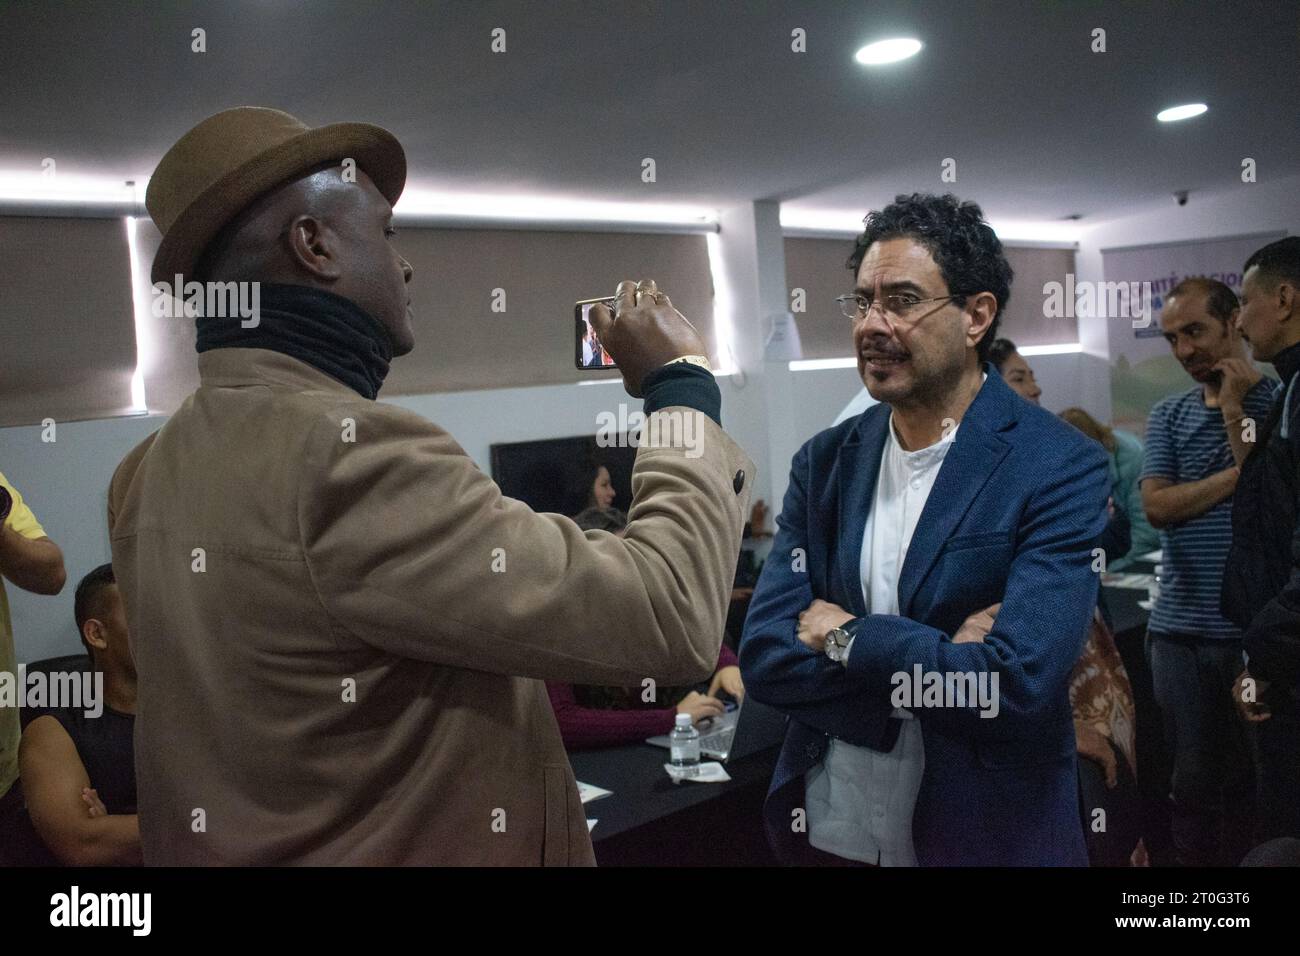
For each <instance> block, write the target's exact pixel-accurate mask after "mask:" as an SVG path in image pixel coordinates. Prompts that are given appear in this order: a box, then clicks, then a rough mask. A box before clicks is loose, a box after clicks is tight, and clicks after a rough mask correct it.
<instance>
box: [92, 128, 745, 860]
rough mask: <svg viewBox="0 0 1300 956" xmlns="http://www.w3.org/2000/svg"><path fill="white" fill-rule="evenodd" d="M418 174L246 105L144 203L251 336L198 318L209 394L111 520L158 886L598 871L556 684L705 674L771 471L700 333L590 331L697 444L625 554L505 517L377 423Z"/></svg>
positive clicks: (184, 412) (368, 149)
mask: <svg viewBox="0 0 1300 956" xmlns="http://www.w3.org/2000/svg"><path fill="white" fill-rule="evenodd" d="M353 169H355V176H351V175H349V173H350V171H351V170H353ZM405 171H406V164H405V159H404V156H403V153H402V149H401V146H400V145H399V144H398V142H397V141H396V139H394V138H393V136H392V135H391V134H389V133H388V132H386V131H384V130H382V129H379V128H378V127H374V126H365V125H359V124H340V125H335V126H326V127H321V128H318V129H310V128H308V127H307V126H305V125H304V124H302V123H301V122H299V121H298V120H296V119H294V118H293V117H291V116H289V115H287V114H285V113H281V112H279V111H276V110H266V109H258V108H248V107H245V108H239V109H233V110H227V111H225V112H223V113H218V114H217V115H215V116H213V117H210V118H208V119H207V120H204V121H203V122H202V123H200V124H199V125H198V126H196V127H195V128H194V129H192V130H190V132H188V133H187V134H185V136H183V137H182V138H181V139H180V140H179V141H178V142H177V143H176V145H175V146H173V147H172V149H171V150H170V151H169V152H168V153H167V154H166V156H164V157H163V159H162V161H161V162H160V163H159V165H158V169H157V170H156V172H155V174H154V176H153V178H152V180H151V181H150V184H149V190H148V195H147V205H148V208H149V212H150V215H151V216H152V217H153V219H154V221H155V222H156V223H157V224H158V226H159V228H160V229H161V230H162V232H163V241H162V244H161V246H160V247H159V250H158V254H157V258H156V259H155V261H154V266H153V278H154V280H155V282H156V283H168V282H170V281H171V280H172V279H173V278H174V277H177V276H179V277H181V279H182V281H185V282H190V281H201V282H210V283H258V284H259V289H260V316H259V321H257V322H256V323H246V322H240V321H236V320H231V319H223V318H220V317H218V316H210V315H208V316H202V317H200V318H199V319H198V346H197V347H198V351H199V353H200V354H199V359H198V362H199V374H200V381H201V384H200V386H199V388H198V389H197V390H196V391H195V392H194V393H193V394H192V395H191V396H190V397H189V398H188V399H187V400H186V401H185V403H184V404H183V405H182V406H181V408H180V410H179V411H177V412H176V414H175V415H173V416H172V417H171V418H170V419H169V420H168V421H167V423H166V424H165V425H164V426H163V427H162V428H161V429H160V430H159V431H158V432H156V433H155V434H154V435H153V436H151V437H150V438H149V439H147V440H146V441H145V442H144V443H142V444H141V445H140V446H138V447H137V448H136V449H134V450H133V451H132V452H131V453H130V454H129V455H128V456H127V458H126V459H125V460H124V461H123V462H122V464H121V465H119V467H118V469H117V472H116V474H115V475H114V477H113V482H112V486H111V488H110V492H109V525H110V534H111V539H112V547H113V565H114V569H115V571H116V574H117V579H118V582H119V589H120V591H121V593H122V595H123V598H124V600H125V603H126V609H127V617H128V623H129V630H130V634H131V644H132V653H133V656H134V658H135V662H136V669H137V673H138V675H139V701H138V705H139V706H138V717H137V723H136V760H137V778H138V789H139V819H140V837H141V844H142V847H143V853H144V860H145V862H146V864H210V863H224V864H280V863H306V864H336V863H337V864H418V863H445V864H478V863H486V864H516V865H517V864H524V865H532V864H547V865H564V864H589V863H591V862H593V853H592V846H591V840H590V837H589V836H588V831H587V824H586V821H585V817H584V814H583V810H582V805H581V802H580V800H579V798H578V792H577V789H576V786H575V782H574V778H573V773H572V770H571V769H570V768H569V762H568V759H567V757H566V755H565V753H564V749H563V747H562V745H561V742H560V735H559V731H558V729H557V727H556V723H555V718H554V716H553V714H552V712H551V709H550V705H549V703H548V700H547V695H546V690H545V687H544V685H543V683H542V682H541V679H552V680H560V681H566V682H576V683H587V684H599V685H637V686H641V685H642V684H643V681H646V680H647V679H650V680H653V681H654V682H655V683H656V684H657V685H665V686H667V685H673V684H682V683H689V682H691V681H694V680H702V679H704V678H705V677H707V675H708V674H709V672H710V671H711V669H712V667H713V665H714V663H715V662H716V660H717V656H718V650H719V646H720V643H721V638H722V633H723V626H724V621H725V615H726V610H727V604H728V598H729V594H730V587H731V583H732V576H733V573H734V569H735V564H736V557H737V554H738V550H739V545H740V534H741V528H742V524H743V521H744V517H743V516H744V514H745V512H746V509H747V503H748V498H749V481H750V477H751V476H752V474H753V465H752V463H751V462H750V461H749V460H748V459H747V458H746V456H745V454H744V452H743V451H742V450H741V449H740V448H739V447H738V446H737V445H736V444H735V443H734V442H732V441H731V439H730V438H729V437H728V436H727V435H726V433H725V432H724V431H723V430H722V428H721V427H720V424H719V419H720V408H721V396H720V393H719V391H718V387H717V385H716V383H715V382H714V379H713V376H712V373H711V372H710V371H709V370H708V368H707V362H706V361H703V360H701V359H700V358H699V356H700V354H701V353H703V352H704V351H705V350H704V348H703V346H702V343H701V342H700V340H699V338H698V336H697V334H696V333H695V330H694V329H693V328H692V327H691V326H690V324H689V323H688V322H686V321H685V319H683V318H682V317H681V315H680V314H679V313H677V312H676V311H675V310H674V309H673V307H672V303H671V302H670V301H669V300H668V297H667V296H666V295H664V294H663V293H662V292H660V291H659V290H658V289H657V288H656V287H655V284H654V283H653V282H650V281H645V282H641V283H635V282H631V281H628V282H624V283H622V284H620V286H619V289H618V302H617V308H616V313H617V320H615V317H614V315H611V313H610V311H609V310H607V309H605V308H604V307H598V308H597V309H594V310H593V321H594V323H595V324H596V326H597V330H598V332H599V334H600V336H601V340H602V341H603V342H604V343H605V345H606V346H607V347H608V348H609V350H610V351H611V353H613V354H614V355H615V356H616V357H617V359H618V361H619V363H620V368H621V370H622V372H623V377H624V382H625V385H626V387H627V390H628V392H629V393H630V394H632V395H634V396H641V397H643V398H644V400H645V410H646V413H647V415H648V416H650V420H651V421H652V422H653V421H656V419H657V420H658V421H659V422H664V421H669V420H672V419H673V418H674V416H676V417H678V418H680V416H683V415H685V416H694V417H695V418H697V419H698V421H697V422H695V423H694V424H696V425H698V426H699V427H700V428H702V429H703V436H704V440H703V441H702V442H699V441H697V442H694V443H693V444H692V447H691V448H689V449H688V448H685V447H681V446H680V445H678V444H674V443H673V441H671V440H664V441H660V442H659V443H658V444H657V445H655V446H652V447H647V446H644V445H643V447H642V448H641V449H640V451H639V453H638V456H637V463H636V468H635V471H634V474H633V488H634V489H635V498H634V500H633V503H632V508H631V513H630V519H631V520H630V524H629V525H628V529H627V533H626V536H625V537H623V538H618V537H615V536H613V535H611V534H607V533H603V532H587V533H586V534H584V533H583V532H582V531H580V530H579V529H578V527H577V526H576V525H575V524H573V523H572V522H571V521H570V520H568V519H567V518H562V517H560V516H558V515H541V514H536V513H534V512H533V511H531V510H530V509H529V508H527V507H526V506H525V505H523V504H522V503H520V502H518V501H513V500H511V499H509V498H505V497H503V496H502V495H501V493H500V491H499V489H498V488H497V487H496V485H495V484H493V482H492V481H490V480H489V479H488V478H487V477H486V476H485V475H484V474H483V473H482V472H481V471H479V470H478V468H477V467H475V465H474V463H473V462H472V461H471V459H470V458H469V457H468V456H466V455H465V453H464V452H463V451H462V450H461V448H460V447H459V446H458V445H457V444H456V442H455V441H454V440H453V439H452V438H451V436H450V435H448V434H447V433H446V432H445V431H443V430H442V429H440V428H439V427H438V426H436V425H434V424H432V423H430V422H428V421H426V420H425V419H423V418H420V417H419V416H418V415H415V414H413V413H412V412H409V411H406V410H403V409H401V408H398V407H396V406H393V405H388V404H384V403H379V402H375V401H374V400H373V399H374V398H375V396H376V394H377V393H378V391H379V388H380V385H381V384H382V382H383V379H384V375H385V373H386V372H387V370H388V363H389V361H390V359H391V358H392V357H393V356H395V355H401V354H404V353H405V352H408V351H410V349H411V347H412V345H413V336H412V331H411V321H410V313H409V299H408V297H407V293H406V286H407V283H409V282H410V281H411V277H412V269H411V266H410V264H409V263H407V262H406V260H405V259H403V258H402V257H401V256H400V255H399V254H398V252H397V250H396V249H395V248H394V246H393V243H392V241H391V232H392V228H391V223H392V205H393V203H395V202H396V201H397V198H398V196H399V195H400V193H401V191H402V188H403V185H404V182H405ZM647 431H648V432H650V433H651V434H657V435H668V436H670V438H671V435H672V434H673V430H672V429H671V428H669V427H663V428H660V429H658V431H656V430H655V429H653V428H648V429H647ZM697 434H698V433H697Z"/></svg>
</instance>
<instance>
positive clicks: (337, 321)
mask: <svg viewBox="0 0 1300 956" xmlns="http://www.w3.org/2000/svg"><path fill="white" fill-rule="evenodd" d="M258 294H259V296H260V302H259V314H258V323H257V325H256V326H253V327H251V328H244V327H243V324H242V322H241V320H240V317H239V316H237V315H236V316H232V317H230V318H220V317H215V316H200V317H199V319H198V320H197V323H196V324H197V328H198V340H197V342H196V343H195V348H196V350H197V351H199V352H207V351H210V350H212V349H269V350H271V351H272V352H281V353H283V354H284V355H288V356H290V357H292V358H296V359H298V360H299V361H301V362H306V363H307V364H308V365H310V366H312V367H313V368H317V369H320V370H321V371H322V372H324V373H325V374H326V375H330V376H332V377H334V378H336V379H338V380H339V381H340V382H342V383H343V384H344V385H347V386H348V387H349V388H352V389H354V390H355V391H356V392H357V393H358V394H360V395H362V396H364V397H365V398H368V399H371V400H373V399H374V398H375V397H376V396H377V395H378V394H379V389H380V386H382V385H383V384H384V376H386V375H387V374H388V363H389V362H390V361H391V360H392V358H393V347H392V342H391V340H390V338H389V336H388V330H387V329H385V328H384V327H383V326H382V325H380V324H379V322H378V321H376V320H375V319H374V318H372V317H371V316H370V314H369V313H367V312H366V311H365V310H364V309H362V308H361V307H360V306H358V305H357V304H356V303H355V302H352V301H351V300H350V299H345V298H343V297H342V296H339V295H335V294H334V293H332V292H326V291H324V290H323V289H312V288H308V287H307V286H301V285H281V284H279V283H273V282H263V283H261V284H260V287H259V293H258Z"/></svg>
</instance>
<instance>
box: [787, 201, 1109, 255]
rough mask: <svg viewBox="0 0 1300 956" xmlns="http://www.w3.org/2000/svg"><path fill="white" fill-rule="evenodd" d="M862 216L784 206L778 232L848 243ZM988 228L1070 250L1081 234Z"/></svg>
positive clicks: (1044, 226) (1036, 225)
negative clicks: (780, 230)
mask: <svg viewBox="0 0 1300 956" xmlns="http://www.w3.org/2000/svg"><path fill="white" fill-rule="evenodd" d="M862 216H863V214H862V213H860V212H842V211H839V210H828V209H804V208H800V207H798V206H793V207H792V206H789V205H783V206H782V207H781V229H782V230H783V231H784V232H785V233H786V234H787V235H791V236H811V237H818V236H822V237H825V238H828V239H834V238H846V239H851V238H853V237H854V236H859V235H861V234H862ZM989 225H991V226H992V227H993V231H994V232H996V233H997V234H998V238H999V239H1001V240H1002V241H1003V242H1010V243H1016V242H1027V243H1045V244H1050V245H1056V244H1059V245H1062V246H1068V247H1072V246H1074V245H1075V244H1077V243H1078V241H1079V237H1080V236H1081V235H1082V234H1083V232H1084V230H1083V228H1082V227H1080V225H1079V224H1078V223H1076V222H1034V221H1029V220H1010V219H996V220H991V221H990V222H989Z"/></svg>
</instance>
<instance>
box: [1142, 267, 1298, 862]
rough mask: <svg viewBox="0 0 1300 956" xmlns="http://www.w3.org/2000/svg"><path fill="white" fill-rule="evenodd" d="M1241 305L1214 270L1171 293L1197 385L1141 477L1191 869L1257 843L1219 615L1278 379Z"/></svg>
mask: <svg viewBox="0 0 1300 956" xmlns="http://www.w3.org/2000/svg"><path fill="white" fill-rule="evenodd" d="M1237 309H1238V304H1237V297H1236V295H1234V294H1233V292H1232V290H1231V289H1229V288H1228V287H1227V286H1226V285H1224V284H1223V283H1222V282H1217V281H1215V280H1213V279H1204V278H1192V279H1185V280H1183V281H1182V282H1180V283H1179V284H1178V285H1177V286H1175V287H1174V289H1173V291H1171V292H1170V293H1169V295H1168V297H1167V298H1166V300H1165V307H1164V312H1163V314H1162V316H1161V319H1160V324H1161V327H1162V329H1163V330H1164V334H1165V339H1166V340H1167V341H1168V342H1169V345H1170V348H1171V349H1172V350H1173V353H1174V356H1175V357H1176V358H1177V359H1178V361H1179V362H1180V363H1182V366H1183V368H1184V369H1186V370H1187V374H1188V375H1190V376H1191V377H1192V378H1193V379H1194V380H1195V381H1196V383H1197V384H1196V385H1195V386H1194V387H1192V388H1190V389H1188V390H1187V391H1185V392H1181V393H1179V394H1177V395H1171V396H1169V397H1168V398H1164V399H1162V400H1161V401H1159V402H1157V403H1156V405H1155V407H1154V408H1153V409H1152V410H1151V417H1150V418H1149V419H1148V421H1147V434H1146V440H1147V444H1146V459H1145V461H1144V463H1143V467H1142V477H1141V488H1142V504H1143V506H1144V507H1145V509H1146V513H1147V518H1148V520H1149V521H1150V522H1151V524H1152V525H1153V526H1154V527H1156V528H1158V529H1160V542H1161V548H1162V549H1163V552H1164V554H1163V557H1162V559H1161V563H1162V565H1163V573H1162V575H1161V581H1160V596H1159V598H1158V599H1157V600H1156V606H1155V609H1154V610H1153V611H1152V613H1151V621H1150V624H1149V626H1148V638H1147V653H1148V655H1149V658H1150V663H1151V673H1152V680H1153V683H1154V685H1155V695H1156V701H1157V703H1158V704H1159V706H1160V711H1161V716H1162V717H1163V721H1164V727H1165V739H1166V742H1167V744H1168V746H1169V747H1170V749H1171V751H1172V753H1173V763H1174V774H1173V798H1174V808H1173V821H1172V823H1173V826H1172V829H1173V841H1174V852H1175V854H1176V855H1177V860H1178V862H1179V863H1180V864H1181V865H1183V866H1236V865H1237V864H1238V863H1240V862H1241V858H1242V857H1243V856H1244V855H1245V854H1246V852H1247V851H1248V850H1249V849H1250V848H1251V846H1252V845H1253V839H1252V837H1253V829H1254V772H1253V763H1252V760H1251V747H1250V742H1249V739H1248V737H1247V732H1246V727H1245V724H1244V722H1243V721H1242V720H1241V719H1240V717H1239V716H1238V715H1237V713H1236V710H1235V708H1234V705H1233V701H1232V697H1231V688H1232V683H1233V681H1234V680H1235V679H1236V676H1237V675H1238V674H1239V673H1241V669H1242V656H1241V630H1240V629H1239V628H1238V627H1236V626H1235V625H1234V624H1232V623H1231V622H1230V621H1228V620H1227V619H1226V618H1225V617H1223V615H1222V614H1221V613H1220V612H1219V592H1220V588H1221V586H1222V582H1223V572H1224V566H1225V564H1226V562H1227V556H1228V548H1229V546H1230V545H1231V543H1232V494H1233V491H1234V490H1235V489H1236V486H1237V478H1238V476H1239V475H1240V470H1239V468H1238V467H1237V465H1238V463H1239V462H1240V461H1241V460H1242V459H1243V458H1244V457H1245V453H1246V451H1248V450H1249V443H1250V441H1251V439H1252V437H1253V429H1252V424H1254V423H1262V422H1263V421H1264V420H1265V419H1266V418H1267V416H1268V411H1269V407H1270V405H1271V404H1272V401H1273V396H1274V389H1275V387H1276V383H1275V382H1274V381H1273V380H1272V379H1266V378H1264V377H1263V376H1262V375H1261V374H1260V373H1259V372H1258V371H1256V370H1255V369H1254V366H1252V365H1250V364H1249V362H1248V360H1247V358H1246V351H1245V346H1244V344H1243V342H1242V340H1241V336H1240V333H1239V332H1238V330H1237V328H1236V313H1237ZM1237 363H1242V365H1237ZM1225 364H1226V365H1231V366H1234V367H1235V368H1234V371H1236V372H1237V373H1238V374H1245V375H1246V376H1248V378H1249V380H1250V387H1249V389H1248V391H1247V392H1246V395H1245V398H1244V399H1243V400H1242V402H1241V404H1240V406H1239V407H1238V406H1237V405H1236V403H1235V402H1231V403H1229V402H1222V401H1220V394H1219V388H1220V384H1221V382H1222V380H1223V369H1224V367H1225Z"/></svg>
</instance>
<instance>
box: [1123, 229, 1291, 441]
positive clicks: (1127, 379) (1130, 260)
mask: <svg viewBox="0 0 1300 956" xmlns="http://www.w3.org/2000/svg"><path fill="white" fill-rule="evenodd" d="M1284 235H1286V233H1282V232H1271V233H1260V234H1257V235H1250V236H1232V237H1229V238H1225V239H1204V240H1193V241H1191V242H1174V243H1166V244H1164V245H1152V246H1129V247H1127V248H1123V249H1103V250H1102V251H1101V258H1102V269H1103V271H1104V273H1105V278H1106V282H1107V283H1112V282H1120V283H1125V284H1128V283H1150V286H1149V288H1150V306H1151V322H1150V324H1147V325H1145V327H1136V328H1135V327H1133V326H1134V325H1135V324H1136V325H1138V326H1142V325H1143V323H1131V322H1129V321H1126V320H1123V319H1116V320H1115V321H1114V322H1113V324H1112V325H1111V327H1110V362H1111V364H1110V402H1111V418H1112V420H1113V424H1114V425H1115V426H1116V427H1117V428H1123V429H1126V430H1128V431H1132V432H1136V433H1137V434H1139V435H1142V434H1145V433H1146V423H1147V415H1148V413H1149V412H1150V411H1151V406H1152V405H1154V404H1155V403H1156V402H1157V401H1159V400H1160V399H1162V398H1164V397H1165V396H1166V395H1172V394H1173V393H1175V392H1181V391H1186V390H1187V389H1188V388H1190V387H1191V386H1192V385H1193V384H1195V383H1194V382H1193V381H1192V379H1191V378H1190V377H1189V376H1188V374H1187V373H1186V372H1185V371H1183V367H1182V366H1181V365H1180V364H1179V363H1178V360H1177V359H1176V358H1174V356H1173V353H1172V352H1170V350H1169V343H1167V342H1166V341H1165V339H1164V334H1163V332H1162V331H1161V328H1160V315H1161V313H1162V312H1163V311H1164V298H1165V296H1166V295H1168V294H1169V291H1170V290H1171V289H1173V288H1174V286H1176V285H1177V284H1178V283H1179V282H1181V281H1182V280H1183V279H1186V278H1189V277H1191V276H1205V277H1207V278H1211V279H1218V280H1219V281H1220V282H1222V283H1224V284H1225V285H1227V286H1229V287H1230V288H1231V289H1232V291H1233V292H1235V293H1237V294H1238V295H1240V294H1241V272H1242V268H1241V267H1242V266H1243V265H1244V264H1245V262H1246V260H1247V259H1248V258H1250V255H1251V253H1253V252H1254V251H1255V250H1257V249H1259V248H1260V247H1261V246H1265V245H1267V244H1268V243H1270V242H1272V241H1273V240H1275V239H1281V238H1282V237H1283V236H1284Z"/></svg>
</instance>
